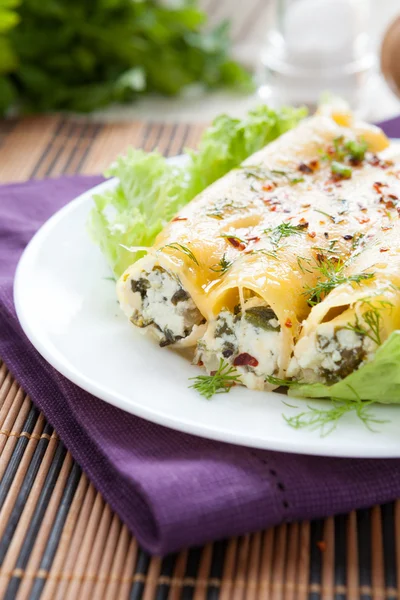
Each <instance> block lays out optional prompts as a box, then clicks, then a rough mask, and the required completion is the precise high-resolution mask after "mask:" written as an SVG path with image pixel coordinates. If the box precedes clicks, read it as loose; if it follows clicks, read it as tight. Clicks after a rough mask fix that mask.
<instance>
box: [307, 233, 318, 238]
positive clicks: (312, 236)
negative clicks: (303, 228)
mask: <svg viewBox="0 0 400 600" xmlns="http://www.w3.org/2000/svg"><path fill="white" fill-rule="evenodd" d="M316 235H317V234H316V233H315V231H310V232H309V233H308V237H310V238H312V239H314V238H315V236H316Z"/></svg>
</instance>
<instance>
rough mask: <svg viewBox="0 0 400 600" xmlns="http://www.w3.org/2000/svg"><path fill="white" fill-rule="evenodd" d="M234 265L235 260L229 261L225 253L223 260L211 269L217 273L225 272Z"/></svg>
mask: <svg viewBox="0 0 400 600" xmlns="http://www.w3.org/2000/svg"><path fill="white" fill-rule="evenodd" d="M232 265H233V261H229V260H228V259H227V258H226V255H225V254H224V255H223V257H222V258H221V260H220V261H219V262H218V263H217V264H215V265H213V266H212V267H210V269H211V271H214V272H215V273H225V272H226V271H227V270H228V269H229V267H231V266H232Z"/></svg>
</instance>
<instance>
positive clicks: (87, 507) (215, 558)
mask: <svg viewBox="0 0 400 600" xmlns="http://www.w3.org/2000/svg"><path fill="white" fill-rule="evenodd" d="M201 131H202V127H201V126H190V125H189V124H182V123H180V124H176V125H172V124H171V125H165V126H164V125H160V124H157V125H156V124H151V123H131V124H127V123H123V124H121V125H118V124H114V125H109V124H108V125H97V124H94V123H92V122H91V123H89V122H86V121H79V122H71V121H68V120H66V119H64V118H62V117H59V116H48V117H39V118H30V119H24V120H20V121H9V122H3V123H0V181H1V182H6V181H7V182H8V181H23V180H26V179H29V178H31V177H35V178H42V177H48V176H58V175H61V174H73V173H78V172H80V173H98V172H101V171H102V170H103V169H104V168H105V167H106V166H108V164H109V163H110V162H111V161H112V160H113V159H114V158H115V156H116V155H117V154H118V153H119V152H120V151H121V150H122V149H124V148H125V147H126V146H128V145H129V144H131V145H134V146H137V147H142V148H145V149H146V150H151V149H153V148H154V147H156V146H158V148H159V150H160V151H161V152H164V153H165V154H167V155H174V154H177V153H179V152H181V150H182V148H183V147H184V146H195V145H196V142H197V141H198V138H199V135H200V133H201ZM266 510H268V507H266ZM0 597H1V598H5V599H7V600H11V599H14V598H17V599H18V600H23V599H28V598H29V599H32V600H33V599H35V600H36V599H38V598H42V599H45V600H53V599H56V600H61V599H65V598H67V599H79V600H80V599H83V600H86V599H95V600H98V599H105V600H112V599H115V600H124V599H128V598H130V599H131V600H139V599H143V600H152V599H156V600H167V599H168V600H178V599H182V600H189V599H193V600H203V599H204V600H205V599H207V600H217V599H218V600H219V599H220V600H231V599H232V600H258V599H267V600H306V599H307V600H319V599H324V600H330V599H333V598H335V599H337V600H344V599H345V598H347V599H349V600H356V599H361V600H369V599H370V598H371V599H373V600H383V599H387V600H395V599H400V502H396V503H395V504H388V505H385V506H381V507H374V508H372V509H371V510H362V511H358V512H353V513H350V514H348V515H344V516H338V517H335V518H329V519H326V520H318V521H313V522H305V523H293V524H283V525H281V526H279V527H276V528H274V529H270V530H268V531H263V532H259V533H255V534H252V535H247V536H244V537H241V538H232V539H230V540H224V541H218V542H215V543H214V544H208V545H206V546H205V547H203V548H191V549H188V550H185V551H183V552H181V553H179V554H173V555H170V556H166V557H164V558H159V557H154V558H151V557H150V556H149V555H148V554H146V552H144V551H143V550H141V549H140V548H139V547H138V544H137V542H136V540H135V539H134V537H133V536H132V535H131V534H130V533H129V532H128V530H127V528H126V527H125V526H124V525H123V524H122V523H121V521H120V520H119V518H118V517H117V515H116V514H115V513H113V512H112V510H111V509H110V507H109V506H108V505H107V504H106V503H105V502H104V500H103V499H102V497H101V495H100V494H99V493H98V492H97V491H96V490H95V489H94V487H93V485H92V484H91V483H90V482H89V481H88V479H87V478H86V476H85V475H84V474H83V473H82V472H81V469H80V467H79V466H78V465H77V464H76V463H75V462H74V461H73V459H72V457H71V455H70V454H69V453H68V452H67V451H66V449H65V447H64V446H63V444H62V442H61V441H60V440H59V439H58V436H57V433H56V432H55V431H53V429H52V428H51V427H50V425H49V424H48V423H46V420H45V418H44V416H43V415H42V414H40V413H39V411H38V410H37V409H36V408H35V407H34V406H33V405H32V403H31V401H30V399H29V397H28V396H27V395H26V394H25V393H24V391H23V390H22V389H21V388H20V387H19V385H18V382H16V381H15V380H14V379H13V378H12V376H11V374H10V373H9V372H8V371H7V368H6V366H5V365H4V364H2V363H1V362H0Z"/></svg>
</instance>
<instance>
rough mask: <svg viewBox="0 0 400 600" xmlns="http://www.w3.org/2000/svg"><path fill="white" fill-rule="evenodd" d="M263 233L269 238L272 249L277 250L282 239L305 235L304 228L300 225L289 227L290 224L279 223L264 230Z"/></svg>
mask: <svg viewBox="0 0 400 600" xmlns="http://www.w3.org/2000/svg"><path fill="white" fill-rule="evenodd" d="M264 233H266V234H268V235H269V236H270V240H271V244H272V245H273V246H274V249H275V250H277V249H278V248H277V246H278V245H279V242H280V241H281V239H283V238H287V237H290V236H291V235H301V234H304V233H306V231H305V229H304V227H302V226H301V225H291V224H290V223H281V224H280V225H277V226H276V227H273V228H271V229H265V230H264Z"/></svg>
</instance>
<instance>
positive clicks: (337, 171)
mask: <svg viewBox="0 0 400 600" xmlns="http://www.w3.org/2000/svg"><path fill="white" fill-rule="evenodd" d="M331 171H332V174H333V175H337V176H338V177H341V178H342V179H350V177H351V176H352V173H353V171H352V168H351V167H349V166H348V165H344V164H343V163H340V162H338V161H336V160H334V161H333V162H332V164H331Z"/></svg>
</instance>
